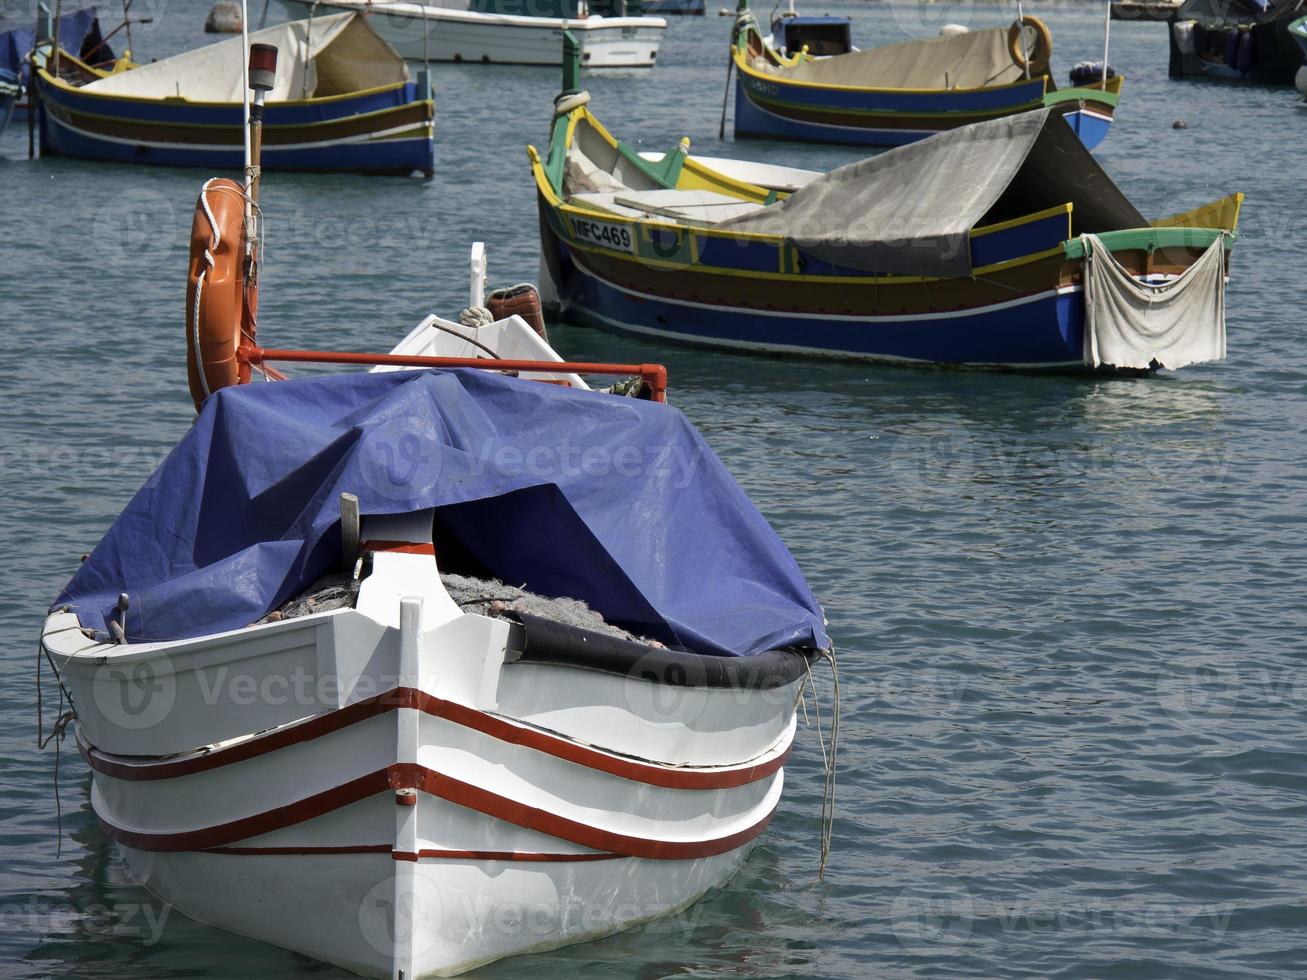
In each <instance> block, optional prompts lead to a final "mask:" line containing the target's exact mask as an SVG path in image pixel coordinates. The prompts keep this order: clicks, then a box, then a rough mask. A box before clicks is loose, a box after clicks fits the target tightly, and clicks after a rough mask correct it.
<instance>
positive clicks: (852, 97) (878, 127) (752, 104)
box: [735, 73, 1113, 149]
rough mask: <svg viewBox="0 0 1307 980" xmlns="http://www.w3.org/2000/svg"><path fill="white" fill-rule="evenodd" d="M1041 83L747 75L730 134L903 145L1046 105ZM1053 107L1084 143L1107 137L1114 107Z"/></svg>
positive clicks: (739, 83)
mask: <svg viewBox="0 0 1307 980" xmlns="http://www.w3.org/2000/svg"><path fill="white" fill-rule="evenodd" d="M1042 85H1043V83H1042V81H1032V82H1031V83H1029V84H1027V85H1018V86H1008V87H1005V88H1003V89H996V90H991V91H984V90H982V91H975V92H960V93H951V92H939V93H917V92H903V93H898V92H893V91H884V90H862V91H860V90H856V89H851V90H846V91H833V90H829V89H818V88H813V87H799V86H793V85H788V86H787V85H784V84H782V83H777V82H774V81H770V80H765V79H764V80H760V79H757V78H754V77H752V76H748V75H744V74H743V73H741V75H739V76H737V78H736V82H735V135H736V136H737V137H745V138H749V137H752V138H757V139H772V140H790V141H796V142H805V143H839V144H845V145H849V146H903V145H905V144H907V143H915V142H916V141H917V140H921V139H925V138H926V137H928V136H933V135H934V134H935V133H938V132H942V131H943V130H946V129H953V128H956V127H957V126H962V125H966V124H968V123H972V122H980V121H982V120H984V119H990V118H993V117H994V116H996V115H1007V114H1011V113H1017V112H1023V111H1026V110H1029V109H1033V108H1039V107H1041V106H1042V105H1044V96H1043V94H1042ZM1063 96H1064V94H1059V97H1058V99H1059V100H1058V101H1053V102H1051V104H1052V105H1053V106H1054V107H1055V108H1056V109H1058V110H1059V111H1061V112H1063V113H1064V114H1065V116H1066V117H1067V121H1068V122H1070V123H1071V126H1072V128H1073V129H1074V130H1075V131H1076V132H1077V133H1078V134H1079V135H1080V138H1081V140H1082V142H1084V144H1085V146H1087V147H1089V148H1090V149H1093V148H1094V147H1096V146H1098V144H1099V143H1101V142H1102V141H1103V139H1104V138H1105V137H1106V136H1107V133H1108V130H1109V128H1110V127H1111V125H1112V117H1113V106H1112V105H1110V104H1106V103H1098V102H1094V101H1088V100H1065V99H1064V98H1063Z"/></svg>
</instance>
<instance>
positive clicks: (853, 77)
mask: <svg viewBox="0 0 1307 980" xmlns="http://www.w3.org/2000/svg"><path fill="white" fill-rule="evenodd" d="M1007 38H1008V34H1007V28H1006V27H991V28H987V29H985V30H982V31H967V32H966V33H965V34H954V35H951V36H948V37H931V38H924V39H922V40H917V41H904V42H902V43H900V44H887V45H885V46H884V47H879V48H871V49H870V50H867V51H851V52H849V53H848V54H840V55H835V56H834V57H832V58H819V59H816V60H814V61H805V62H803V63H802V64H798V65H795V66H794V67H793V68H779V69H777V71H776V74H780V75H784V76H785V77H786V78H789V79H793V80H795V81H798V82H813V83H816V84H820V85H852V86H856V87H858V88H918V89H968V88H984V87H985V86H989V85H1006V84H1009V83H1011V82H1017V81H1020V80H1021V78H1022V71H1021V69H1020V68H1018V67H1017V66H1016V64H1015V63H1013V61H1012V55H1011V53H1010V52H1009V51H1008V39H1007Z"/></svg>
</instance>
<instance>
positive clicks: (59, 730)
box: [36, 627, 77, 858]
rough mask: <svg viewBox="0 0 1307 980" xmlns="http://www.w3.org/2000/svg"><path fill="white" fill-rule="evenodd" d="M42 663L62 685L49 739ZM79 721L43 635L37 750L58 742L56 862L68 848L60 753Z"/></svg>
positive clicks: (38, 678)
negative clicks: (60, 783) (61, 784)
mask: <svg viewBox="0 0 1307 980" xmlns="http://www.w3.org/2000/svg"><path fill="white" fill-rule="evenodd" d="M70 628H73V627H70ZM42 659H44V660H47V661H49V663H50V669H51V670H52V671H54V676H55V680H56V681H57V682H58V684H59V708H58V712H59V713H58V715H57V716H56V718H55V722H54V725H53V726H51V728H50V734H49V735H46V733H45V705H44V700H43V697H42V686H43V679H42V677H41V661H42ZM70 659H71V658H70ZM65 700H66V701H67V702H68V710H67V711H65V710H64V702H65ZM76 718H77V709H76V708H75V707H74V706H73V696H72V695H71V694H69V693H68V689H67V688H66V687H64V678H63V673H62V672H61V671H60V670H59V668H58V667H57V666H55V662H54V660H52V659H51V658H50V651H49V650H48V649H47V648H46V645H45V637H44V635H42V637H41V639H40V640H38V641H37V647H36V747H37V748H38V749H40V750H42V751H44V750H45V747H46V746H47V745H49V744H50V743H51V742H54V814H55V827H56V837H55V855H54V856H55V857H56V858H58V857H59V856H60V855H61V854H62V853H63V846H64V813H63V805H62V803H61V801H60V799H59V758H60V751H59V750H60V748H61V747H62V746H63V742H64V736H65V735H67V734H68V726H69V724H70V723H72V722H73V721H74V720H75V719H76Z"/></svg>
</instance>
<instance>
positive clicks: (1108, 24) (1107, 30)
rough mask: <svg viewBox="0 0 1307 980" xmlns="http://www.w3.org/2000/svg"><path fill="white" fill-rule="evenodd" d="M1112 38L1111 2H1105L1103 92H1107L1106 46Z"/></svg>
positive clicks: (1108, 0)
mask: <svg viewBox="0 0 1307 980" xmlns="http://www.w3.org/2000/svg"><path fill="white" fill-rule="evenodd" d="M1111 36H1112V0H1107V10H1106V12H1105V13H1104V14H1103V75H1102V82H1103V86H1102V87H1103V91H1104V92H1106V91H1107V46H1108V42H1109V41H1110V40H1111Z"/></svg>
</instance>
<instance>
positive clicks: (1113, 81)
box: [731, 0, 1124, 148]
mask: <svg viewBox="0 0 1307 980" xmlns="http://www.w3.org/2000/svg"><path fill="white" fill-rule="evenodd" d="M1052 50H1053V38H1052V34H1051V32H1050V31H1049V30H1048V28H1047V26H1045V24H1044V22H1043V21H1041V20H1039V18H1037V17H1029V16H1027V17H1025V18H1024V19H1023V20H1022V21H1018V22H1015V23H1013V24H1012V25H1011V26H1010V27H1006V28H1004V27H993V28H986V29H981V30H975V31H967V30H962V31H959V32H953V33H949V34H947V35H944V36H940V37H935V38H927V39H924V40H913V41H905V42H901V43H898V44H887V45H884V46H882V47H878V48H872V49H868V50H863V51H848V52H847V53H844V54H833V55H831V56H829V57H816V56H814V53H813V51H811V50H809V51H805V50H803V49H800V50H798V51H794V50H793V49H791V53H789V54H786V53H785V52H783V51H781V50H780V49H778V48H777V47H775V46H774V44H773V43H772V41H771V40H770V39H769V38H768V37H765V36H764V35H763V33H762V31H761V29H760V28H759V26H758V22H757V20H756V19H755V17H754V15H753V13H752V11H750V10H749V8H748V0H740V6H739V11H738V15H737V18H736V23H735V29H734V31H733V33H732V39H731V57H732V65H733V66H734V69H735V71H736V81H735V135H736V136H737V137H754V138H759V139H780V140H799V141H804V142H814V143H847V144H853V145H857V146H900V145H902V144H904V143H911V142H914V141H916V140H919V139H924V138H925V137H927V136H930V135H932V134H933V133H938V132H942V131H944V130H948V129H954V128H956V127H958V126H965V125H967V124H969V123H973V122H981V121H983V120H986V119H993V118H995V117H997V116H1002V115H1010V114H1014V113H1018V112H1029V111H1030V110H1032V109H1038V108H1041V107H1050V108H1053V109H1054V110H1055V111H1057V112H1058V113H1060V114H1062V115H1064V116H1065V117H1066V119H1067V122H1068V123H1070V124H1071V128H1072V129H1073V130H1075V132H1076V134H1077V135H1079V137H1080V139H1081V141H1082V142H1083V143H1084V144H1085V145H1086V146H1088V147H1090V148H1093V147H1095V146H1097V145H1098V144H1099V143H1100V142H1102V140H1103V138H1104V137H1105V136H1106V135H1107V132H1108V129H1109V127H1110V126H1111V124H1112V119H1113V116H1114V114H1115V111H1116V106H1117V102H1118V101H1119V99H1120V95H1121V86H1122V84H1123V81H1124V79H1123V78H1122V77H1121V76H1115V77H1111V78H1109V79H1108V80H1107V81H1106V82H1102V81H1098V82H1091V83H1088V84H1084V85H1080V86H1077V87H1075V88H1069V89H1058V87H1057V86H1056V84H1055V83H1054V81H1053V77H1052V75H1051V73H1050V70H1049V59H1050V58H1051V56H1052Z"/></svg>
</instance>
